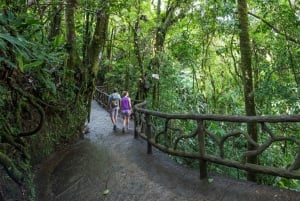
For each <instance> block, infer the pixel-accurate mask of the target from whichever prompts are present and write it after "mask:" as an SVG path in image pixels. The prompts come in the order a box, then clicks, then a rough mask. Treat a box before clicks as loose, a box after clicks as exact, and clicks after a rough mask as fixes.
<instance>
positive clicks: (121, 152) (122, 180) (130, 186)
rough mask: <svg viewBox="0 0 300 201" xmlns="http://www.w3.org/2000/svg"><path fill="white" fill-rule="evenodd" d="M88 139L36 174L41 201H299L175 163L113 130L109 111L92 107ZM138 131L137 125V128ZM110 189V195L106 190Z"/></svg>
mask: <svg viewBox="0 0 300 201" xmlns="http://www.w3.org/2000/svg"><path fill="white" fill-rule="evenodd" d="M88 127H89V133H88V134H87V135H86V136H85V139H84V140H82V141H80V142H78V143H76V144H74V145H71V146H68V147H66V148H64V149H63V150H60V151H59V152H57V153H56V154H54V155H53V156H52V157H51V158H49V159H48V160H47V161H46V162H44V163H43V164H41V165H40V167H39V168H38V170H37V172H36V178H35V180H36V183H37V185H38V187H37V189H36V190H37V194H38V197H37V199H36V200H37V201H299V200H300V193H298V192H294V191H288V190H282V189H278V188H273V187H269V186H263V185H256V184H254V183H250V182H245V181H237V180H234V179H228V178H224V177H219V176H211V178H212V179H213V182H211V183H209V182H208V181H200V180H199V172H198V170H192V169H189V168H186V167H182V166H180V165H178V164H176V163H175V162H174V161H172V160H170V158H169V157H168V156H167V155H165V154H163V153H161V152H159V151H157V150H156V149H153V154H152V155H147V153H146V143H145V141H143V140H142V139H134V137H133V131H132V130H131V131H130V132H129V133H125V134H123V133H122V132H121V130H120V127H121V119H120V120H119V129H118V130H117V131H116V132H114V131H113V130H112V124H111V121H110V118H109V115H108V113H107V112H106V111H105V110H104V109H103V108H101V107H100V106H98V104H97V103H96V102H95V101H94V102H93V103H92V114H91V121H90V123H89V125H88ZM132 127H133V126H132ZM106 189H108V190H109V192H108V194H106V195H104V191H105V190H106Z"/></svg>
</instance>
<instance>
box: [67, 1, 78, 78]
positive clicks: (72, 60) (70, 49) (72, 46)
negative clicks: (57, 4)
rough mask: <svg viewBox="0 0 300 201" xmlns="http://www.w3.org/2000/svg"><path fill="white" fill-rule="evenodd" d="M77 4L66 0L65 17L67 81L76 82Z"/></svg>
mask: <svg viewBox="0 0 300 201" xmlns="http://www.w3.org/2000/svg"><path fill="white" fill-rule="evenodd" d="M75 6H76V5H75V4H74V1H73V0H66V8H65V19H66V41H67V42H66V43H67V44H66V63H65V67H66V68H65V78H66V81H69V82H71V83H73V82H74V72H75V69H76V35H75V20H74V13H75Z"/></svg>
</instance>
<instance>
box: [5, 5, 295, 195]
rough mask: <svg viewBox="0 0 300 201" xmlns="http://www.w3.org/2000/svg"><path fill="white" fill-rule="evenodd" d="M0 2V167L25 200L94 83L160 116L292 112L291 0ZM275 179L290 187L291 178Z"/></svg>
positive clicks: (77, 131)
mask: <svg viewBox="0 0 300 201" xmlns="http://www.w3.org/2000/svg"><path fill="white" fill-rule="evenodd" d="M0 6H1V7H0V8H1V10H0V24H1V26H0V47H1V48H0V78H1V79H0V92H1V97H0V118H1V124H0V132H1V136H0V164H1V166H0V167H1V169H0V171H1V172H3V173H6V174H7V176H5V177H7V178H8V179H10V180H11V181H12V182H11V183H16V184H17V185H18V187H19V189H20V192H19V194H22V192H26V193H25V194H26V195H23V197H24V196H28V197H31V199H34V191H33V180H32V174H31V172H32V168H31V167H32V165H33V164H36V163H38V162H40V161H41V159H42V158H44V157H45V156H48V155H49V154H50V153H52V152H54V151H55V149H56V148H57V147H59V146H61V145H63V144H65V143H70V142H72V141H73V140H76V139H78V138H79V137H80V136H81V135H82V130H83V128H84V125H85V122H86V120H88V116H89V115H88V114H89V110H90V102H91V99H92V97H93V92H94V89H95V86H96V85H106V86H108V89H109V90H110V89H111V88H112V87H118V88H119V89H120V90H125V89H126V90H129V92H130V95H131V97H132V99H135V100H142V99H147V101H148V102H149V103H150V104H149V106H151V107H152V108H153V109H156V110H160V111H166V112H180V113H185V112H196V113H205V114H209V113H214V114H228V115H229V114H235V115H239V114H245V115H251V116H253V115H266V114H268V115H269V114H277V115H280V114H298V113H299V110H300V100H299V91H298V90H299V84H300V68H299V66H298V65H299V62H300V61H299V59H300V57H299V45H300V41H299V40H298V39H299V35H300V32H299V28H298V26H299V21H300V5H299V4H298V2H297V1H292V0H280V1H278V0H276V1H275V0H271V1H270V0H269V1H252V0H238V1H237V2H236V1H221V0H217V1H204V0H187V1H179V0H177V1H176V0H156V1H155V0H154V1H149V0H128V1H120V0H110V1H107V0H106V1H104V0H103V1H101V0H100V1H94V0H77V1H76V0H65V1H62V0H52V1H48V0H27V1H26V4H25V2H24V1H21V0H14V1H10V0H6V1H1V3H0ZM186 126H189V125H186ZM247 129H248V132H249V133H251V135H252V136H253V137H254V138H257V136H256V135H257V133H256V131H255V130H256V128H255V127H251V125H248V127H247ZM249 148H250V149H251V147H249ZM266 157H270V158H271V157H273V158H275V157H276V155H268V156H266ZM287 157H291V156H290V155H287ZM267 159H268V158H267ZM267 159H266V160H267ZM249 160H250V162H251V161H252V162H255V161H256V160H257V159H256V158H252V159H249ZM283 160H285V159H283ZM286 160H288V159H286ZM213 169H215V170H217V171H221V172H224V171H226V170H220V169H219V167H213ZM237 174H239V173H237ZM252 176H253V175H248V179H251V177H252ZM252 179H253V178H252ZM266 180H268V179H266ZM263 182H266V183H274V182H273V181H269V182H268V181H263ZM278 185H281V186H291V185H293V188H295V189H297V188H299V187H297V186H299V183H298V182H297V181H292V180H290V181H285V180H282V179H279V180H278ZM2 188H4V187H2ZM5 190H7V191H9V189H5ZM0 196H1V197H4V195H2V194H0ZM3 199H4V198H3ZM24 199H25V198H24Z"/></svg>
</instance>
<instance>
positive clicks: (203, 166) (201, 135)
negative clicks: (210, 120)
mask: <svg viewBox="0 0 300 201" xmlns="http://www.w3.org/2000/svg"><path fill="white" fill-rule="evenodd" d="M197 123H198V128H197V134H198V145H199V154H200V159H199V168H200V179H206V178H207V161H206V160H205V159H203V157H204V156H205V155H206V152H205V132H204V129H205V128H204V122H203V120H198V121H197Z"/></svg>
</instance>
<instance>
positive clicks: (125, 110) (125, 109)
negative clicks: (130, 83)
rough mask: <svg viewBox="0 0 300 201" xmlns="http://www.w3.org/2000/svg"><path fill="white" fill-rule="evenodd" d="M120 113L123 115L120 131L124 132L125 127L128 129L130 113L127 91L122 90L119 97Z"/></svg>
mask: <svg viewBox="0 0 300 201" xmlns="http://www.w3.org/2000/svg"><path fill="white" fill-rule="evenodd" d="M120 103H121V105H120V106H121V113H122V115H123V128H122V132H123V133H124V132H125V129H126V130H127V131H128V130H129V121H130V114H131V99H130V97H129V93H128V91H123V93H122V98H121V101H120Z"/></svg>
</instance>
